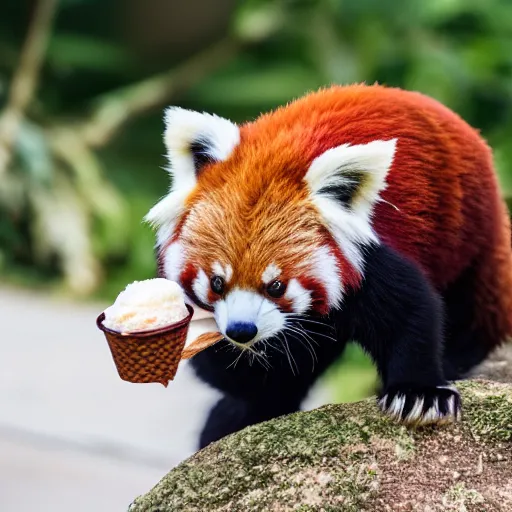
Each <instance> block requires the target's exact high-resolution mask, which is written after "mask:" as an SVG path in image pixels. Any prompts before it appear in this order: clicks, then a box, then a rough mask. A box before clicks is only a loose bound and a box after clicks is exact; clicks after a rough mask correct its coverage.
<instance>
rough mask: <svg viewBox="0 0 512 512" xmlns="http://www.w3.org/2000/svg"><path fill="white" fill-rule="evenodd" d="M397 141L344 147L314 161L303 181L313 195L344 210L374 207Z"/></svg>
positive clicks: (331, 150) (382, 187)
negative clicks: (364, 206)
mask: <svg viewBox="0 0 512 512" xmlns="http://www.w3.org/2000/svg"><path fill="white" fill-rule="evenodd" d="M395 150H396V139H392V140H387V141H384V140H376V141H373V142H370V143H368V144H360V145H356V146H350V145H348V144H343V145H342V146H338V147H335V148H332V149H328V150H327V151H325V153H322V154H321V155H320V156H318V157H317V158H315V159H314V160H313V162H312V163H311V166H310V167H309V169H308V172H307V173H306V176H305V179H306V182H307V183H308V185H309V188H310V191H311V193H312V194H313V195H323V196H328V197H330V198H332V199H334V200H336V201H338V202H339V203H340V204H341V205H342V206H344V207H346V208H355V207H357V206H358V205H361V206H363V205H362V204H361V203H365V205H366V206H367V207H370V206H371V205H373V204H374V203H375V202H376V201H377V199H378V197H379V192H381V191H382V190H383V189H384V188H385V187H386V175H387V173H388V171H389V169H390V167H391V164H392V163H393V157H394V155H395Z"/></svg>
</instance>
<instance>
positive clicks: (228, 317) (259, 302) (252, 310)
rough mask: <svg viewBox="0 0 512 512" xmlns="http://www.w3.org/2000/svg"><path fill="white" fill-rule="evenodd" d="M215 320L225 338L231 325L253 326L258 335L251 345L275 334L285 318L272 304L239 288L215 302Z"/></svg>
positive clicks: (282, 325) (281, 326) (256, 294)
mask: <svg viewBox="0 0 512 512" xmlns="http://www.w3.org/2000/svg"><path fill="white" fill-rule="evenodd" d="M215 320H216V322H217V325H218V326H219V329H220V331H221V332H222V334H223V335H224V336H226V337H227V335H226V330H227V329H228V327H229V326H230V325H231V324H234V323H238V322H244V323H253V324H255V325H256V327H257V329H258V333H257V335H256V337H255V338H254V340H253V341H252V342H251V344H252V343H256V342H257V341H259V340H262V339H266V338H269V337H271V336H273V335H275V334H277V333H278V332H279V331H281V330H282V329H283V328H284V325H285V316H284V315H283V314H282V313H281V312H280V311H279V309H278V308H277V306H276V305H275V304H274V303H272V302H271V301H269V300H268V299H266V298H265V297H262V296H261V295H260V294H258V293H255V292H252V291H249V290H241V289H239V288H235V289H233V290H232V291H231V292H230V293H229V294H228V295H227V296H226V298H225V299H223V300H219V301H217V302H215ZM228 339H229V338H228Z"/></svg>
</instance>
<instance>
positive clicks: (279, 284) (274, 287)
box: [267, 279, 286, 299]
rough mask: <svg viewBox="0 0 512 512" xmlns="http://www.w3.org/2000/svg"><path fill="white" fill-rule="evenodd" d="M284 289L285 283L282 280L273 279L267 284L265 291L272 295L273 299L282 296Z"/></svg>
mask: <svg viewBox="0 0 512 512" xmlns="http://www.w3.org/2000/svg"><path fill="white" fill-rule="evenodd" d="M285 291H286V284H285V283H283V281H279V280H277V279H276V280H275V281H272V282H271V283H270V284H269V285H268V286H267V293H268V294H269V295H270V296H271V297H274V299H279V298H280V297H282V296H283V295H284V292H285Z"/></svg>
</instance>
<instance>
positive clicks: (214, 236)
mask: <svg viewBox="0 0 512 512" xmlns="http://www.w3.org/2000/svg"><path fill="white" fill-rule="evenodd" d="M165 120H166V131H165V137H164V140H165V145H166V148H167V151H168V157H169V160H170V167H169V172H170V174H171V176H172V184H171V189H170V191H169V194H168V195H167V196H166V197H164V198H163V199H162V200H161V201H160V202H159V203H158V204H157V205H156V206H154V207H153V209H152V210H151V211H150V212H149V214H148V215H147V220H149V221H150V222H151V223H152V224H153V225H155V226H156V227H157V228H158V236H157V250H158V267H159V273H160V275H162V276H165V277H167V278H168V279H172V280H176V281H178V282H180V283H181V285H182V286H183V288H184V289H185V291H186V293H187V296H188V297H189V299H190V301H191V302H192V303H194V304H196V305H197V306H199V307H201V308H204V309H207V310H210V311H212V312H214V315H215V319H216V321H217V324H218V326H219V329H220V330H221V331H222V333H223V334H224V336H225V338H226V340H225V343H224V345H222V344H220V345H216V346H214V347H211V348H210V349H208V350H206V351H205V352H203V353H202V354H200V355H198V356H196V357H195V358H194V359H193V365H194V367H195V370H196V372H197V373H198V375H199V376H200V377H201V378H203V379H204V380H206V381H207V382H209V383H210V384H211V385H213V386H215V387H217V388H219V389H220V390H221V391H223V392H224V393H225V396H224V398H223V399H222V400H221V401H220V402H219V403H218V404H217V406H216V407H215V408H214V409H213V410H212V411H211V413H210V417H209V419H208V421H207V424H206V426H205V429H204V431H203V434H202V437H201V446H203V445H205V444H208V443H209V442H211V441H212V440H215V439H217V438H219V437H221V436H223V435H226V434H227V433H230V432H232V431H234V430H237V429H239V428H243V427H244V426H246V425H249V424H251V423H255V422H258V421H263V420H266V419H269V418H271V417H273V416H276V415H279V414H285V413H288V412H291V411H294V410H296V409H297V408H298V407H299V406H300V402H301V400H302V399H303V398H304V396H305V395H306V393H307V391H308V389H309V388H310V386H311V385H312V384H313V383H314V381H315V380H316V378H317V377H318V376H319V375H321V374H322V372H323V371H324V370H325V369H326V368H327V367H328V366H329V365H330V364H331V363H332V362H333V361H334V360H335V359H336V358H337V357H339V355H340V354H341V353H342V351H343V349H344V347H345V344H346V343H347V341H349V340H351V339H353V340H355V341H357V342H358V343H360V344H361V346H362V347H363V348H364V349H365V350H366V351H367V352H368V353H369V354H370V356H371V357H372V358H373V360H374V361H375V363H376V366H377V369H378V371H379V374H380V377H381V380H382V391H381V394H380V397H379V404H380V407H381V408H382V409H383V410H384V411H385V412H386V413H388V414H390V415H391V416H394V417H395V418H397V419H398V420H401V421H404V422H406V423H420V424H424V423H435V422H443V421H451V420H454V419H456V418H457V415H458V412H459V407H460V404H459V397H458V394H457V391H456V389H455V388H454V387H452V386H451V385H450V384H449V381H450V380H453V379H457V378H460V377H463V376H464V375H466V374H467V372H468V371H469V370H471V368H472V367H473V366H475V365H476V364H477V363H479V362H480V361H481V360H482V359H483V358H485V356H486V355H487V354H488V353H489V352H490V351H491V350H492V349H493V348H494V347H496V346H497V345H498V344H499V343H501V342H502V341H504V340H505V339H506V338H507V337H508V336H510V335H512V247H511V246H512V244H511V233H510V223H509V217H508V214H507V209H506V206H505V204H504V202H503V201H502V200H501V199H500V191H499V187H498V183H497V178H496V175H495V173H494V170H493V163H492V155H491V151H490V149H489V147H488V146H487V145H486V143H485V142H484V141H483V140H482V138H481V137H480V135H479V134H478V132H477V131H476V130H474V129H472V128H471V127H470V126H469V125H468V124H466V123H465V122H464V121H463V120H462V119H461V118H460V117H459V116H457V115H456V114H455V113H453V112H452V111H450V110H449V109H448V108H446V107H444V106H443V105H441V104H440V103H438V102H436V101H435V100H433V99H431V98H428V97H426V96H423V95H421V94H419V93H415V92H407V91H403V90H400V89H394V88H387V87H383V86H378V85H374V86H366V85H353V86H345V87H343V86H335V87H331V88H328V89H323V90H320V91H318V92H316V93H312V94H309V95H307V96H305V97H303V98H301V99H299V100H297V101H294V102H292V103H290V104H288V105H287V106H284V107H282V108H278V109H277V110H275V111H274V112H271V113H268V114H265V115H262V116H261V117H259V118H258V119H256V120H255V121H253V122H249V123H246V124H243V125H241V126H237V125H236V124H234V123H232V122H230V121H228V120H226V119H223V118H220V117H217V116H214V115H210V114H201V113H197V112H192V111H187V110H183V109H180V108H169V109H168V110H167V111H166V116H165ZM229 347H232V348H233V347H235V348H236V351H235V352H233V351H232V350H231V351H230V350H227V348H229ZM240 351H242V352H240ZM244 354H248V355H249V357H247V358H242V357H241V356H242V355H244ZM235 361H236V362H235ZM258 363H261V364H258Z"/></svg>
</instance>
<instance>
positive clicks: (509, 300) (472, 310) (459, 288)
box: [445, 204, 512, 379]
mask: <svg viewBox="0 0 512 512" xmlns="http://www.w3.org/2000/svg"><path fill="white" fill-rule="evenodd" d="M503 219H505V220H503ZM500 220H501V222H500V225H499V227H498V229H497V231H496V232H495V233H494V234H493V235H494V236H495V238H494V240H490V243H489V245H488V246H487V247H485V248H484V249H483V251H482V253H481V254H480V257H479V258H478V259H477V260H476V261H475V263H474V265H473V266H472V267H471V268H469V269H468V270H467V271H466V272H465V274H464V275H463V276H461V277H460V279H459V280H458V281H457V282H456V283H455V284H454V285H453V286H452V287H450V289H449V290H448V291H447V293H446V296H445V304H446V310H447V313H446V314H447V333H446V335H447V340H446V347H445V369H446V372H447V374H448V377H449V378H450V379H455V378H462V377H465V376H467V375H468V373H470V371H471V370H472V369H473V368H474V367H475V366H476V365H478V364H479V363H481V362H482V361H483V360H484V359H485V358H486V357H487V356H488V355H489V354H490V353H491V352H492V351H493V350H494V349H495V348H496V347H498V346H499V345H500V344H502V343H505V342H507V341H510V340H511V339H512V234H511V230H510V219H509V217H508V215H507V213H506V206H505V205H504V204H503V212H502V216H501V219H500Z"/></svg>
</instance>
